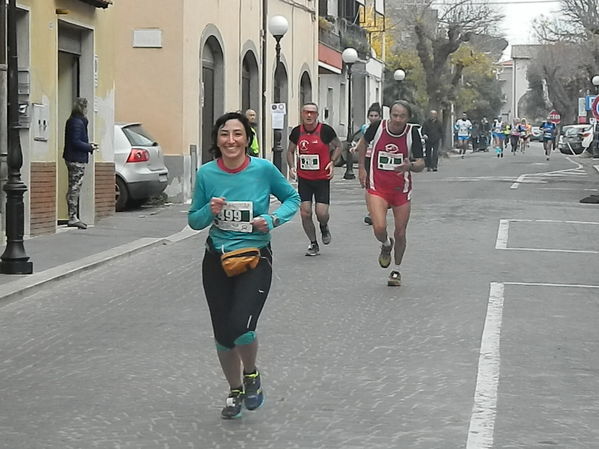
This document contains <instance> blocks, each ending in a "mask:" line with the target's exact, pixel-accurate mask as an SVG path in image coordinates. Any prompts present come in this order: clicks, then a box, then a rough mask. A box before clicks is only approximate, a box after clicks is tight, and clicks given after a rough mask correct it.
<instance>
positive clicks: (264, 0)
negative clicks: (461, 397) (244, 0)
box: [258, 0, 268, 159]
mask: <svg viewBox="0 0 599 449" xmlns="http://www.w3.org/2000/svg"><path fill="white" fill-rule="evenodd" d="M267 28H268V0H262V29H261V30H260V38H261V44H262V64H260V66H261V67H262V86H261V87H262V89H261V94H262V111H260V112H261V114H260V115H261V118H260V129H261V130H262V135H261V136H260V138H259V140H258V142H260V146H261V148H262V158H264V159H266V114H267V110H266V72H267V70H266V30H267Z"/></svg>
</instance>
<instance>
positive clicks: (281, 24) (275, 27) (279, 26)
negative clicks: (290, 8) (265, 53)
mask: <svg viewBox="0 0 599 449" xmlns="http://www.w3.org/2000/svg"><path fill="white" fill-rule="evenodd" d="M288 29H289V22H287V19H286V18H285V17H283V16H273V17H271V18H270V20H269V21H268V32H269V33H270V34H272V35H273V36H274V38H275V39H277V38H278V39H281V38H282V37H283V36H285V33H287V30H288Z"/></svg>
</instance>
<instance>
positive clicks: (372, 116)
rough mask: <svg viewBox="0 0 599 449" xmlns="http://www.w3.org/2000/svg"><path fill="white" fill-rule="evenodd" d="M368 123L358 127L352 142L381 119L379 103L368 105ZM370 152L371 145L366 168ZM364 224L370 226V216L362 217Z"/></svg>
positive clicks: (370, 150)
mask: <svg viewBox="0 0 599 449" xmlns="http://www.w3.org/2000/svg"><path fill="white" fill-rule="evenodd" d="M367 118H368V123H364V124H363V125H362V126H360V129H359V130H358V132H356V133H355V134H354V135H353V136H352V139H351V140H352V142H353V141H354V139H355V138H356V136H358V135H359V136H360V137H363V136H364V134H366V130H367V129H368V127H369V126H370V125H372V124H373V123H374V122H378V121H379V120H380V119H381V118H382V111H381V105H380V104H379V103H372V104H371V105H370V107H369V108H368V117H367ZM355 149H356V147H354V146H353V145H352V151H355ZM371 152H372V145H368V148H367V149H366V164H367V165H368V166H370V153H371ZM364 223H366V224H367V225H372V218H370V214H368V215H366V216H365V217H364Z"/></svg>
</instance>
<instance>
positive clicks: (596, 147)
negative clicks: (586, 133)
mask: <svg viewBox="0 0 599 449" xmlns="http://www.w3.org/2000/svg"><path fill="white" fill-rule="evenodd" d="M591 82H592V83H593V86H595V95H599V75H595V76H594V77H593V78H592V79H591ZM593 115H594V111H593ZM593 158H599V120H597V119H595V126H594V132H593Z"/></svg>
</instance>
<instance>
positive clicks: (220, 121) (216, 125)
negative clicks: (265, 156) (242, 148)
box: [210, 112, 254, 158]
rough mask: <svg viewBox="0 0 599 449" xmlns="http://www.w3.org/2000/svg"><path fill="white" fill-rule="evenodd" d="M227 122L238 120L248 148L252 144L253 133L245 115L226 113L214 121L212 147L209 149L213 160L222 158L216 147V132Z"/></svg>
mask: <svg viewBox="0 0 599 449" xmlns="http://www.w3.org/2000/svg"><path fill="white" fill-rule="evenodd" d="M229 120H239V121H240V122H241V124H242V125H243V128H244V129H245V135H246V136H247V139H248V143H247V146H248V147H249V146H250V145H251V144H252V141H253V140H254V131H253V130H252V126H251V125H250V121H249V120H248V118H247V117H246V116H245V114H242V113H241V112H227V113H226V114H224V115H221V116H220V117H219V118H217V119H216V122H215V123H214V127H213V128H212V146H211V147H210V152H211V153H212V154H213V155H214V157H215V158H217V157H221V156H222V153H221V151H220V148H218V145H217V144H216V143H217V141H218V132H219V131H220V129H221V128H222V127H223V126H224V124H225V123H227V122H228V121H229ZM246 148H247V147H246Z"/></svg>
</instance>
